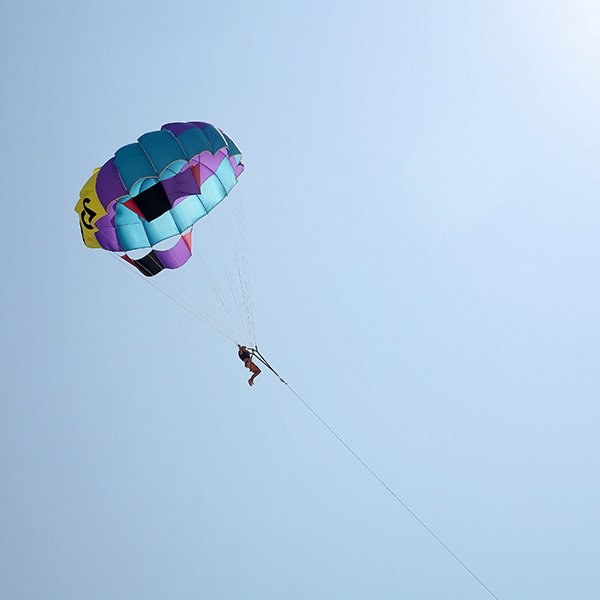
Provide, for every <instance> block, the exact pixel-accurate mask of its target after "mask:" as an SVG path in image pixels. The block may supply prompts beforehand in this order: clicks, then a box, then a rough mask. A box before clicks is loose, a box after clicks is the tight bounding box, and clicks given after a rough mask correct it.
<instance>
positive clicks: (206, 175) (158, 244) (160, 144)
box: [75, 122, 244, 277]
mask: <svg viewBox="0 0 600 600" xmlns="http://www.w3.org/2000/svg"><path fill="white" fill-rule="evenodd" d="M243 170H244V165H243V163H242V154H241V152H240V150H239V149H238V147H237V146H236V145H235V143H234V142H233V140H232V139H231V138H230V137H228V136H227V135H226V134H225V133H224V132H222V131H221V130H220V129H217V128H216V127H214V126H213V125H210V124H209V123H199V122H198V123H196V122H194V123H168V124H167V125H163V126H162V127H161V129H160V131H151V132H149V133H145V134H144V135H142V136H141V137H140V138H139V139H138V141H137V143H134V144H129V145H127V146H123V147H122V148H120V149H119V150H117V151H116V152H115V156H114V157H113V158H111V159H110V160H109V161H108V162H106V163H105V164H104V165H103V166H102V167H101V168H99V169H94V173H93V175H92V176H91V177H90V179H89V180H88V181H87V182H86V184H85V185H84V186H83V189H82V190H81V192H80V198H79V202H77V205H76V206H75V211H76V212H77V213H78V214H79V224H80V227H81V234H82V236H83V241H84V243H85V245H86V246H88V247H90V248H104V249H105V250H109V251H111V252H117V253H119V254H120V255H121V256H122V257H123V258H124V259H125V260H127V261H128V262H129V263H131V264H133V265H134V266H135V267H137V268H138V269H139V270H140V271H141V272H142V273H143V274H144V275H146V276H148V277H151V276H152V275H156V274H157V273H159V272H160V271H162V270H163V269H164V268H168V269H177V268H178V267H180V266H182V265H183V264H185V263H186V262H187V261H188V259H189V258H190V257H191V255H192V241H191V235H192V227H193V225H194V223H196V221H198V220H199V219H201V218H202V217H204V216H205V215H207V214H208V213H209V212H210V211H211V210H212V209H213V208H214V207H215V206H217V204H219V202H221V200H223V198H225V196H227V194H228V193H229V192H230V191H231V189H232V188H233V186H234V185H235V184H236V183H237V179H238V177H239V176H240V174H241V173H242V171H243Z"/></svg>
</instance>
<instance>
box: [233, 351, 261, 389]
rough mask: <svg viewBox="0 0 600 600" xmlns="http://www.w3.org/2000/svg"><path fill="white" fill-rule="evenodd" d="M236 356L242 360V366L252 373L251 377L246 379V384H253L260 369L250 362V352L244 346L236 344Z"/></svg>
mask: <svg viewBox="0 0 600 600" xmlns="http://www.w3.org/2000/svg"><path fill="white" fill-rule="evenodd" d="M238 348H239V350H238V356H239V357H240V360H242V361H243V362H244V366H245V367H246V368H247V369H248V370H249V371H250V372H251V373H252V377H250V379H248V385H254V379H255V378H256V377H257V376H258V375H260V369H259V368H258V367H257V366H256V365H255V364H254V363H253V362H252V354H250V352H248V348H246V346H240V344H238Z"/></svg>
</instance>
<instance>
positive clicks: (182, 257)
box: [155, 238, 192, 269]
mask: <svg viewBox="0 0 600 600" xmlns="http://www.w3.org/2000/svg"><path fill="white" fill-rule="evenodd" d="M155 252H156V255H157V256H158V260H160V262H161V263H162V264H163V265H164V266H165V267H166V268H167V269H177V268H179V267H181V265H184V264H185V263H186V262H187V261H188V260H189V259H190V257H191V256H192V253H191V251H190V249H189V247H188V245H187V244H186V242H185V240H184V239H183V238H180V239H179V241H178V242H177V243H176V244H175V245H174V246H173V247H172V248H170V249H169V250H155Z"/></svg>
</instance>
